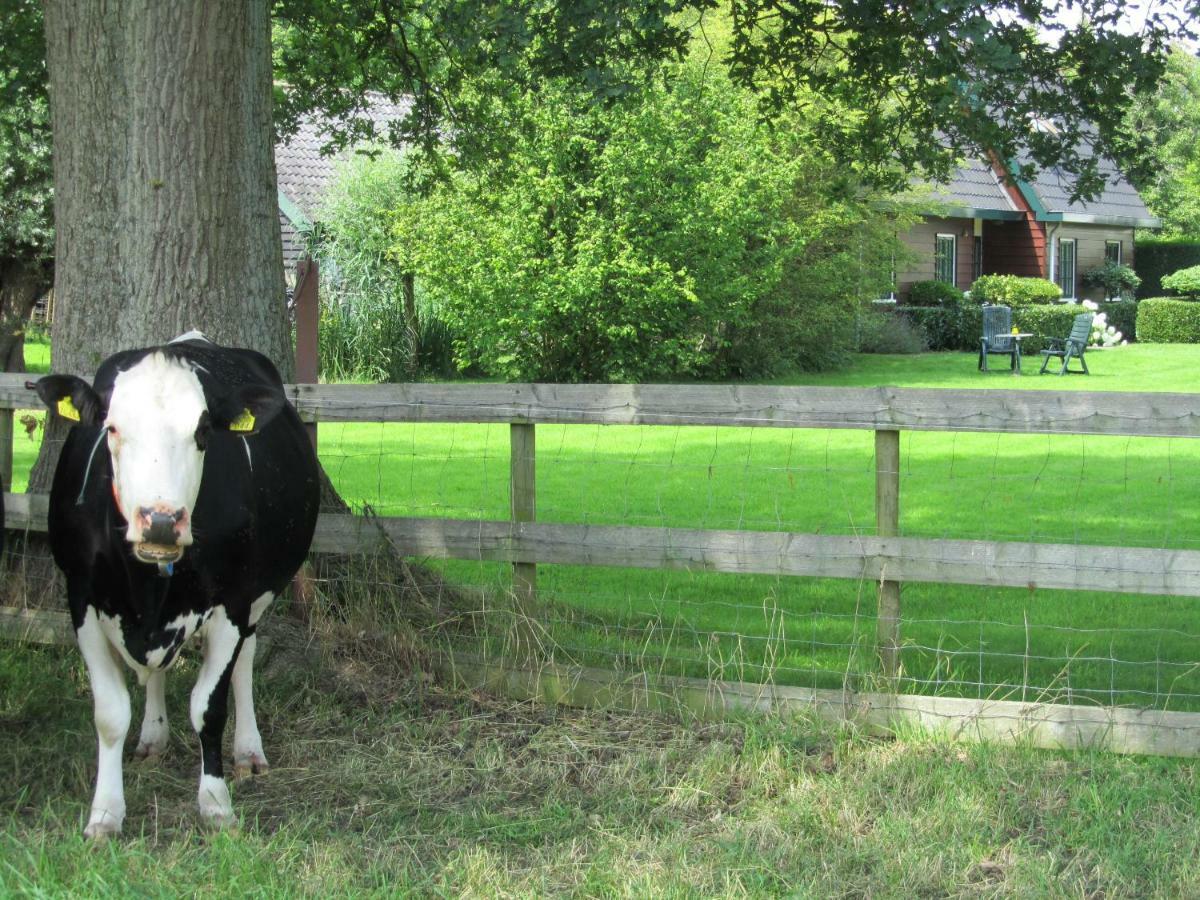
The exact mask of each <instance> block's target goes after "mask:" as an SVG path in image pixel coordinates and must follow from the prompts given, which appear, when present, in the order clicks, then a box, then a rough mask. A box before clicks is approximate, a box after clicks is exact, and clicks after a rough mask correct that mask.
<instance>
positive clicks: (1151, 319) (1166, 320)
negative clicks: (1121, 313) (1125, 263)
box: [1137, 297, 1200, 344]
mask: <svg viewBox="0 0 1200 900" xmlns="http://www.w3.org/2000/svg"><path fill="white" fill-rule="evenodd" d="M1137 335H1138V340H1139V341H1144V342H1147V343H1154V344H1200V303H1190V302H1188V301H1187V300H1176V299H1174V298H1172V297H1148V298H1147V299H1145V300H1143V301H1141V302H1140V303H1139V304H1138V315H1137Z"/></svg>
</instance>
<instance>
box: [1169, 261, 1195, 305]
mask: <svg viewBox="0 0 1200 900" xmlns="http://www.w3.org/2000/svg"><path fill="white" fill-rule="evenodd" d="M1162 286H1163V287H1165V288H1166V289H1167V290H1168V291H1175V292H1176V293H1177V294H1185V295H1187V297H1188V299H1189V300H1194V299H1196V295H1197V294H1200V266H1190V267H1189V268H1186V269H1180V270H1179V271H1177V272H1172V273H1171V274H1170V275H1167V276H1166V277H1165V278H1163V280H1162Z"/></svg>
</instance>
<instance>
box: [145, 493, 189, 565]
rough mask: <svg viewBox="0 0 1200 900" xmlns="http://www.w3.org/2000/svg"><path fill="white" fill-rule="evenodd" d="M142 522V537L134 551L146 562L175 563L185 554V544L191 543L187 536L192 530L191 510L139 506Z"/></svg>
mask: <svg viewBox="0 0 1200 900" xmlns="http://www.w3.org/2000/svg"><path fill="white" fill-rule="evenodd" d="M138 524H139V525H140V526H141V537H142V539H141V540H140V541H137V542H135V543H134V545H133V554H134V556H136V557H137V558H138V559H140V560H141V561H142V562H147V563H171V562H175V561H176V560H178V559H179V558H180V557H181V556H183V544H186V543H190V541H189V540H187V539H186V538H185V539H184V540H182V541H181V540H180V538H181V537H184V536H185V534H186V533H187V531H188V526H189V522H188V516H187V510H185V509H178V510H175V511H174V512H167V511H165V510H162V509H149V508H147V507H144V506H143V507H141V508H140V509H138Z"/></svg>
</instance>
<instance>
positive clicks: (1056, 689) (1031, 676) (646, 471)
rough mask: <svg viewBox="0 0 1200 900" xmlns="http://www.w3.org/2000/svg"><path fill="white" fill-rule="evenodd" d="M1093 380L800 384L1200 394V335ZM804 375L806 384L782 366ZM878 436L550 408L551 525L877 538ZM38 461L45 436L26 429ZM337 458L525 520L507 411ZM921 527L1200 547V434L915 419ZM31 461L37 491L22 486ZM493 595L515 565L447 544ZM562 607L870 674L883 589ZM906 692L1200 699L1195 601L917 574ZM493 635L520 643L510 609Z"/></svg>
mask: <svg viewBox="0 0 1200 900" xmlns="http://www.w3.org/2000/svg"><path fill="white" fill-rule="evenodd" d="M1088 360H1089V364H1090V366H1091V369H1092V372H1093V374H1092V375H1091V376H1089V377H1086V378H1084V377H1079V376H1069V377H1062V378H1059V377H1053V376H1049V375H1046V376H1038V375H1037V374H1036V369H1037V362H1036V360H1026V366H1025V372H1026V374H1025V375H1023V376H1021V377H1019V378H1018V377H1014V376H1012V375H1009V374H1008V373H1007V371H999V372H993V373H991V374H981V373H979V372H978V371H976V367H975V359H974V357H973V356H972V355H969V354H962V353H939V354H924V355H920V356H866V355H864V356H859V357H858V358H857V359H856V361H855V363H854V365H853V366H852V367H851V368H849V369H847V370H845V371H842V372H838V373H833V374H819V375H811V376H803V377H800V378H796V379H792V380H790V381H789V382H787V383H791V384H803V385H808V384H817V385H844V386H874V385H882V384H890V385H896V386H901V387H926V388H928V387H947V388H949V387H953V388H981V389H1009V390H1011V389H1020V390H1048V389H1050V390H1122V391H1168V390H1169V391H1191V390H1192V389H1193V388H1194V386H1195V378H1194V375H1193V373H1195V372H1196V371H1198V364H1200V347H1192V346H1185V345H1167V346H1163V345H1131V346H1128V347H1123V348H1118V349H1114V350H1107V351H1102V352H1092V353H1089V355H1088ZM779 383H783V382H779ZM873 440H874V438H873V435H872V433H871V432H869V431H843V430H809V429H796V430H785V429H772V428H762V429H749V428H711V427H692V428H689V427H669V428H668V427H654V426H645V427H623V426H608V427H601V426H539V428H538V463H537V466H538V468H537V472H538V501H537V503H538V518H539V519H540V520H541V521H546V522H564V523H590V524H603V525H612V524H625V525H650V526H673V527H685V528H711V529H746V530H772V531H774V530H781V531H795V532H813V533H824V534H860V533H861V534H872V533H874V468H873V466H874V462H873V446H874V445H873ZM17 445H18V452H17V467H18V470H20V469H21V467H22V465H23V464H24V465H26V466H27V465H28V464H29V463H30V462H31V461H32V458H33V454H34V453H35V451H36V435H35V439H30V440H28V441H25V440H22V439H20V438H18V441H17ZM320 447H321V457H322V461H323V463H324V465H325V467H326V469H327V471H328V472H329V474H330V476H331V477H332V479H333V481H334V483H335V484H336V485H337V487H338V489H339V490H340V491H341V493H342V495H343V496H344V497H345V498H346V499H347V500H348V501H350V502H351V503H352V504H354V505H357V506H362V505H369V506H370V507H371V508H372V509H373V510H374V511H375V512H376V513H378V514H380V515H415V516H447V517H454V518H467V519H484V520H488V519H504V518H506V517H507V514H508V455H509V446H508V429H507V427H506V426H486V425H427V424H422V425H396V424H389V425H382V424H354V425H343V424H330V425H325V426H322V428H321V438H320ZM901 458H902V464H901V469H902V474H901V504H900V506H901V532H902V533H903V534H905V535H909V536H922V537H944V538H955V539H987V540H1021V541H1025V540H1031V541H1048V542H1057V543H1080V544H1099V545H1112V546H1132V547H1167V548H1181V549H1195V548H1196V547H1197V546H1198V545H1200V465H1198V463H1200V442H1197V441H1192V440H1185V439H1170V440H1168V439H1126V438H1106V437H1082V436H1053V437H1048V436H1044V435H1043V436H1032V435H1030V436H1026V435H1000V436H997V435H986V434H970V433H960V434H941V433H918V432H907V433H904V435H903V437H902V443H901ZM19 477H20V476H19V475H18V487H17V489H20V481H19ZM428 562H429V564H430V565H432V566H434V567H437V568H440V569H442V570H443V571H444V572H445V575H446V577H447V578H448V579H449V580H450V581H452V582H454V583H464V584H472V585H479V586H483V587H486V588H488V589H489V591H490V593H491V597H490V598H489V600H488V608H489V609H499V610H503V608H504V607H505V604H504V603H503V597H504V595H505V594H506V592H507V590H508V585H509V579H510V573H509V570H508V567H507V566H503V565H479V564H473V563H465V562H448V563H443V562H441V561H428ZM539 588H540V596H541V599H542V601H543V609H542V613H541V615H540V617H539V618H540V624H541V625H543V626H544V627H545V629H546V634H545V638H546V641H547V643H548V644H549V645H550V646H552V647H554V648H555V650H556V653H557V655H558V656H559V658H560V659H563V660H573V661H577V662H581V663H587V664H593V665H600V666H608V667H617V668H620V669H623V670H628V669H635V670H636V669H639V668H645V669H649V670H652V671H656V672H667V673H673V674H686V675H694V676H704V677H720V678H726V679H734V680H765V679H774V680H775V681H778V682H780V683H786V684H797V685H805V686H813V687H838V686H841V685H843V684H846V683H849V684H851V685H853V686H856V687H864V686H868V684H869V679H870V678H871V677H872V676H873V674H874V673H875V671H876V663H875V659H874V652H873V642H874V635H875V628H876V623H875V594H876V586H875V585H874V584H871V583H866V582H854V581H844V580H834V579H802V578H776V577H766V576H737V575H724V574H714V573H708V572H702V571H696V572H680V571H674V572H658V571H648V570H637V569H619V568H598V567H596V568H588V567H575V566H542V567H540V572H539ZM902 612H903V617H904V621H903V623H902V626H901V628H902V638H903V641H904V649H903V652H902V666H903V672H904V675H905V676H906V678H907V679H908V684H907V685H906V689H909V690H914V691H920V692H926V693H929V692H933V693H948V694H956V695H966V696H980V697H1015V698H1021V699H1055V700H1060V699H1062V700H1070V701H1072V702H1100V703H1120V704H1130V705H1135V706H1158V707H1164V708H1170V709H1200V662H1198V661H1200V640H1197V638H1198V637H1200V622H1197V617H1196V614H1195V601H1194V600H1191V599H1187V598H1170V597H1146V596H1136V595H1123V594H1117V593H1078V592H1066V591H1048V590H1025V589H990V588H981V587H972V586H959V585H934V584H908V585H905V586H904V589H903V596H902ZM491 618H492V624H493V625H494V626H495V627H493V628H491V629H490V630H488V629H485V633H486V634H487V635H488V636H489V639H494V640H493V642H494V643H499V644H500V645H503V633H504V632H505V630H506V626H508V625H509V624H510V623H511V617H510V616H508V615H507V614H506V613H504V612H503V611H501V612H497V613H495V614H494V615H493V616H492V617H491Z"/></svg>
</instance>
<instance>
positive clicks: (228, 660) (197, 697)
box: [191, 607, 243, 828]
mask: <svg viewBox="0 0 1200 900" xmlns="http://www.w3.org/2000/svg"><path fill="white" fill-rule="evenodd" d="M242 641H243V637H242V632H241V630H240V629H239V628H238V627H237V626H236V625H234V624H233V623H232V622H230V621H229V617H228V616H227V615H226V614H225V610H224V609H223V608H221V607H217V608H216V609H215V610H214V611H213V615H212V617H211V618H210V619H209V620H208V623H207V624H206V625H205V635H204V663H203V664H202V665H201V666H200V677H199V678H197V679H196V686H195V687H194V688H192V703H191V711H192V726H193V727H194V728H195V729H196V732H197V733H198V734H199V735H200V793H199V797H198V799H199V803H200V816H201V818H203V819H204V821H205V822H207V823H208V824H210V825H213V826H215V827H218V828H224V827H226V826H229V825H232V824H233V823H234V821H235V820H234V816H233V804H232V802H231V801H230V799H229V787H228V785H226V784H225V778H224V769H223V767H222V765H221V736H222V735H223V734H224V732H225V719H226V704H227V700H228V697H229V682H230V679H231V678H232V675H233V670H234V663H235V661H236V660H237V656H238V651H239V650H241V647H242Z"/></svg>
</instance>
